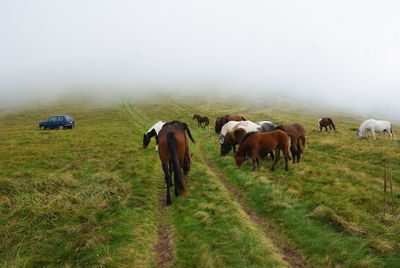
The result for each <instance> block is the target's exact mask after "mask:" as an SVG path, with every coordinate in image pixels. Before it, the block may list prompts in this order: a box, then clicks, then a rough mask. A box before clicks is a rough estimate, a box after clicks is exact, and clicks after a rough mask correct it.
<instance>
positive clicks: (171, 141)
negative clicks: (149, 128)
mask: <svg viewBox="0 0 400 268" xmlns="http://www.w3.org/2000/svg"><path fill="white" fill-rule="evenodd" d="M167 142H168V150H169V153H170V154H171V160H172V161H170V164H172V170H173V171H174V180H175V187H177V188H178V193H179V194H183V195H184V194H186V188H185V182H184V180H183V173H182V168H181V165H180V164H179V156H178V141H177V140H176V137H175V133H173V132H168V134H167Z"/></svg>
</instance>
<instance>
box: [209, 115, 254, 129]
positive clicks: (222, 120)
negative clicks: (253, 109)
mask: <svg viewBox="0 0 400 268" xmlns="http://www.w3.org/2000/svg"><path fill="white" fill-rule="evenodd" d="M246 120H247V119H246V118H244V117H243V116H240V115H225V116H223V117H217V120H216V121H215V132H216V133H217V134H219V133H221V129H222V127H223V126H224V125H225V124H226V123H228V122H229V121H246Z"/></svg>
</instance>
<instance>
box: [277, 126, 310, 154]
mask: <svg viewBox="0 0 400 268" xmlns="http://www.w3.org/2000/svg"><path fill="white" fill-rule="evenodd" d="M275 129H280V130H283V131H285V132H293V133H295V134H296V135H297V137H299V138H300V141H301V145H302V146H303V148H304V147H306V130H305V129H304V127H303V126H302V125H300V124H299V123H294V124H290V125H280V126H277V127H276V128H275Z"/></svg>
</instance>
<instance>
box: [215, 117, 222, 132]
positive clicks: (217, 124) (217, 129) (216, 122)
mask: <svg viewBox="0 0 400 268" xmlns="http://www.w3.org/2000/svg"><path fill="white" fill-rule="evenodd" d="M220 120H221V117H217V120H215V133H217V134H219V133H220V130H221V129H220V127H219V121H220Z"/></svg>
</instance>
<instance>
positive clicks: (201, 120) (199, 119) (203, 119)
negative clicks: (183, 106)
mask: <svg viewBox="0 0 400 268" xmlns="http://www.w3.org/2000/svg"><path fill="white" fill-rule="evenodd" d="M194 119H196V120H197V127H202V128H205V127H206V126H208V125H209V124H210V120H209V119H208V117H207V116H204V117H202V116H200V115H198V114H195V115H193V118H192V120H194ZM202 123H204V126H203V125H202Z"/></svg>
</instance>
